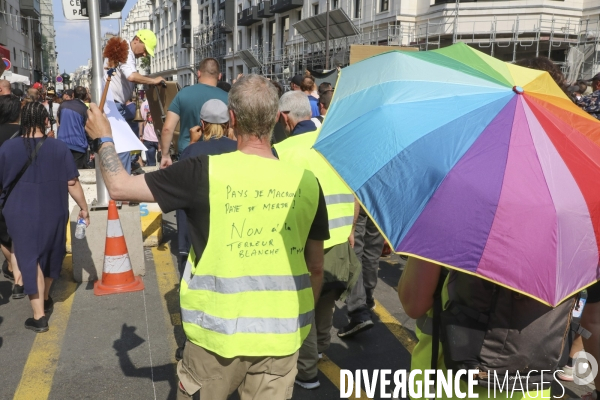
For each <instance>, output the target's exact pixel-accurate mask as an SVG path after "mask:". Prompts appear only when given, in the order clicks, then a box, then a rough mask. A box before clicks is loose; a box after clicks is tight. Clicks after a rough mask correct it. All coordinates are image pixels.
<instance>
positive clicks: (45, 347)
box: [14, 254, 77, 400]
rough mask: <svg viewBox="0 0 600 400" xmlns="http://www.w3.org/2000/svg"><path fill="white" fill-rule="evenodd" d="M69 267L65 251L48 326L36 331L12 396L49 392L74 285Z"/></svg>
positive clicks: (38, 398)
mask: <svg viewBox="0 0 600 400" xmlns="http://www.w3.org/2000/svg"><path fill="white" fill-rule="evenodd" d="M72 271H73V259H72V257H71V255H70V254H68V255H67V257H66V258H65V260H64V262H63V267H62V273H61V279H60V280H58V281H56V283H55V285H56V287H55V288H54V290H53V293H54V294H55V296H54V311H53V312H52V315H51V317H50V321H49V322H50V330H49V331H48V332H46V333H39V334H37V335H36V337H35V340H34V342H33V346H32V347H31V351H30V352H29V356H28V357H27V361H26V363H25V368H23V374H22V375H21V381H20V382H19V386H18V387H17V390H16V392H15V396H14V400H31V399H35V400H45V399H47V398H48V396H49V395H50V390H51V389H52V380H53V379H54V373H55V372H56V367H57V365H58V359H59V357H60V350H61V346H62V342H63V339H64V337H65V332H66V330H67V325H68V323H69V317H70V316H71V307H72V306H73V298H74V297H75V290H76V289H77V283H75V282H73V279H72V276H73V273H72ZM25 333H26V332H23V334H25ZM32 334H33V333H32Z"/></svg>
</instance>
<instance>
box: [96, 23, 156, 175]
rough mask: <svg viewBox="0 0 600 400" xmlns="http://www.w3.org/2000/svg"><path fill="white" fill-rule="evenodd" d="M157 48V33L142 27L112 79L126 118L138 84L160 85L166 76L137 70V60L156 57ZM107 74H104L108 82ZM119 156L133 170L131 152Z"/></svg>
mask: <svg viewBox="0 0 600 400" xmlns="http://www.w3.org/2000/svg"><path fill="white" fill-rule="evenodd" d="M155 48H156V35H155V34H154V32H152V31H151V30H148V29H140V30H139V31H137V33H136V34H135V37H134V38H133V40H132V41H131V42H130V43H129V54H128V56H127V61H126V62H124V63H121V64H120V65H119V67H117V68H116V72H115V75H114V76H113V77H112V78H111V81H110V86H109V87H110V90H111V92H112V95H113V99H114V100H115V104H116V106H117V110H118V111H119V113H121V115H122V116H123V117H124V118H125V116H126V114H127V108H126V103H127V100H128V99H130V98H131V93H133V91H134V90H135V85H136V84H141V85H159V84H160V83H161V82H163V81H164V78H163V77H161V76H159V77H156V78H151V77H148V76H144V75H142V74H140V73H139V72H138V71H137V66H136V64H135V60H136V59H138V58H140V57H146V56H148V55H149V56H150V57H154V49H155ZM104 68H108V59H106V60H104ZM106 78H107V75H106V74H104V81H105V82H106ZM119 158H120V159H121V162H122V163H123V165H124V166H125V169H126V170H127V171H128V172H131V159H132V157H131V154H130V153H129V152H128V151H127V152H123V153H119Z"/></svg>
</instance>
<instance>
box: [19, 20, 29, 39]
mask: <svg viewBox="0 0 600 400" xmlns="http://www.w3.org/2000/svg"><path fill="white" fill-rule="evenodd" d="M21 32H23V35H25V36H29V23H28V21H27V19H26V18H24V17H21Z"/></svg>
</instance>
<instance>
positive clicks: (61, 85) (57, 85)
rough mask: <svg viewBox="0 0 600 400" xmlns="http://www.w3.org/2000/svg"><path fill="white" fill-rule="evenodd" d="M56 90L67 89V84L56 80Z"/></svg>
mask: <svg viewBox="0 0 600 400" xmlns="http://www.w3.org/2000/svg"><path fill="white" fill-rule="evenodd" d="M56 90H61V91H62V90H65V85H64V83H62V82H56Z"/></svg>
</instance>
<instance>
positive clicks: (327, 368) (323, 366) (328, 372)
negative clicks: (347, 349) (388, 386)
mask: <svg viewBox="0 0 600 400" xmlns="http://www.w3.org/2000/svg"><path fill="white" fill-rule="evenodd" d="M319 370H320V371H321V372H322V373H323V375H325V376H326V377H327V379H329V380H330V381H331V383H333V384H334V385H335V387H337V388H338V389H340V371H341V369H340V367H338V366H337V365H336V364H335V363H334V362H333V361H331V360H330V359H329V357H327V356H326V355H325V354H323V358H322V359H321V360H320V361H319ZM355 393H356V392H355V391H353V392H352V396H350V397H349V398H350V399H360V398H361V397H360V394H361V393H362V392H360V393H359V397H355V396H354V394H355Z"/></svg>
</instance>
